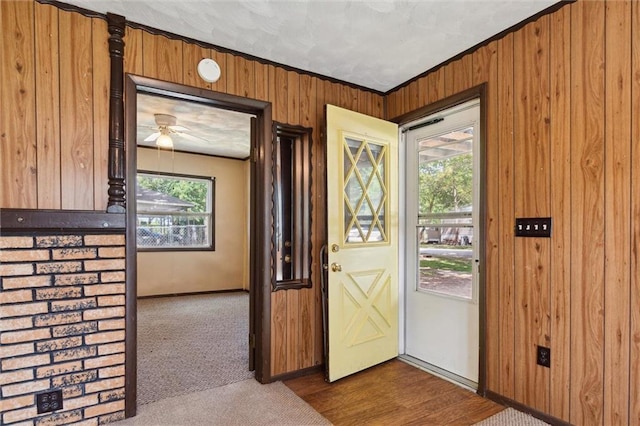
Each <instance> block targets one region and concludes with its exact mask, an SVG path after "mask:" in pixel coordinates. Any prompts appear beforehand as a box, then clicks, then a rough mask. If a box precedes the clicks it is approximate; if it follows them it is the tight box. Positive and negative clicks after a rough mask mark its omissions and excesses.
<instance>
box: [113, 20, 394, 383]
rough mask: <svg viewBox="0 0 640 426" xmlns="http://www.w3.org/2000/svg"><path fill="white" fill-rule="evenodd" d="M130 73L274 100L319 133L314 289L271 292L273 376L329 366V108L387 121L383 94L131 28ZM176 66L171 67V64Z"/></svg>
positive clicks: (277, 110)
mask: <svg viewBox="0 0 640 426" xmlns="http://www.w3.org/2000/svg"><path fill="white" fill-rule="evenodd" d="M125 43H126V44H127V46H126V48H125V71H126V72H129V73H132V74H138V75H143V76H145V77H151V78H157V79H160V80H167V81H171V82H174V83H181V84H185V85H190V86H195V87H202V88H206V89H211V90H214V91H217V92H222V93H227V94H232V95H237V96H243V97H248V98H254V99H259V100H264V101H269V102H271V103H272V104H273V117H272V118H273V120H274V121H279V122H281V123H287V124H291V125H300V126H305V127H312V128H313V142H314V146H313V149H312V156H313V178H312V186H313V188H312V193H313V196H314V198H313V217H312V228H313V235H312V250H313V262H312V265H311V266H312V271H313V274H312V282H313V287H312V288H309V289H300V290H279V291H277V292H273V293H271V375H272V376H278V375H281V374H286V373H290V372H294V371H297V370H300V369H304V368H309V367H313V366H316V365H319V364H321V363H322V362H323V354H322V351H323V346H322V310H321V293H320V284H321V283H320V262H319V258H318V257H319V251H320V246H321V245H322V244H323V241H324V234H325V218H324V209H325V201H324V181H325V177H324V171H325V169H326V167H325V164H324V161H325V159H324V148H323V145H324V134H323V133H322V129H323V127H324V124H323V122H324V105H325V104H326V103H333V104H335V105H339V106H343V107H345V108H351V109H353V110H356V111H359V112H362V113H366V114H370V115H374V116H376V117H382V116H383V115H384V111H383V98H382V96H380V95H378V94H375V93H372V92H368V91H364V90H358V89H354V88H352V87H349V86H347V85H343V84H339V83H335V82H331V81H328V80H323V79H321V78H318V77H316V76H312V75H309V74H304V73H298V72H295V71H291V70H287V69H284V68H281V67H277V66H274V65H270V64H263V63H260V62H257V61H252V60H248V59H245V58H243V57H241V56H235V55H232V54H229V53H224V52H220V51H216V50H215V49H207V48H203V47H201V46H199V45H194V44H189V43H186V42H184V41H178V40H170V39H168V38H166V37H164V36H159V35H153V34H150V33H148V32H145V31H143V30H140V29H133V28H127V33H126V37H125ZM205 57H209V58H213V59H215V60H216V62H218V64H219V65H220V68H221V70H222V76H221V78H220V80H218V81H217V82H215V83H212V84H210V83H206V82H205V81H204V80H202V79H200V77H198V75H197V72H196V67H197V64H198V62H199V61H200V60H201V59H202V58H205ZM169 62H171V63H169Z"/></svg>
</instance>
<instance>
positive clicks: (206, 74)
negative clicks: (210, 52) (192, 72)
mask: <svg viewBox="0 0 640 426" xmlns="http://www.w3.org/2000/svg"><path fill="white" fill-rule="evenodd" d="M198 74H199V75H200V77H202V79H203V80H204V81H206V82H207V83H215V82H216V81H218V79H219V78H220V66H219V65H218V63H217V62H216V61H214V60H213V59H209V58H204V59H203V60H201V61H200V62H199V63H198Z"/></svg>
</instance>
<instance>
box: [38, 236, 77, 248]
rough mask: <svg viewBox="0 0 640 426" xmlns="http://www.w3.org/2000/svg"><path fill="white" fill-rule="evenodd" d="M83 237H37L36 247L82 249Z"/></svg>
mask: <svg viewBox="0 0 640 426" xmlns="http://www.w3.org/2000/svg"><path fill="white" fill-rule="evenodd" d="M81 245H82V237H81V236H80V235H52V236H46V237H36V247H80V246H81Z"/></svg>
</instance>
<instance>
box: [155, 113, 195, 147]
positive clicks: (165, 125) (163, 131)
mask: <svg viewBox="0 0 640 426" xmlns="http://www.w3.org/2000/svg"><path fill="white" fill-rule="evenodd" d="M153 116H154V118H155V121H156V124H157V125H158V127H157V128H156V130H157V132H155V133H152V134H151V135H149V136H148V137H147V138H146V139H145V140H144V141H145V142H153V141H155V142H156V146H158V147H160V148H173V139H171V135H179V136H180V137H184V138H186V139H191V140H196V141H204V139H202V138H199V137H197V136H193V135H190V134H188V133H185V132H188V131H189V129H187V128H186V127H183V126H178V125H176V123H177V121H178V120H177V119H176V117H175V116H174V115H170V114H154V115H153Z"/></svg>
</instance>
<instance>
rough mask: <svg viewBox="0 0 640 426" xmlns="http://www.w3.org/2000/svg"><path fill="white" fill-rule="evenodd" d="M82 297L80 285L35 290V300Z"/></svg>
mask: <svg viewBox="0 0 640 426" xmlns="http://www.w3.org/2000/svg"><path fill="white" fill-rule="evenodd" d="M76 297H82V288H81V287H54V288H42V289H38V290H36V299H37V300H56V299H71V298H76Z"/></svg>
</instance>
